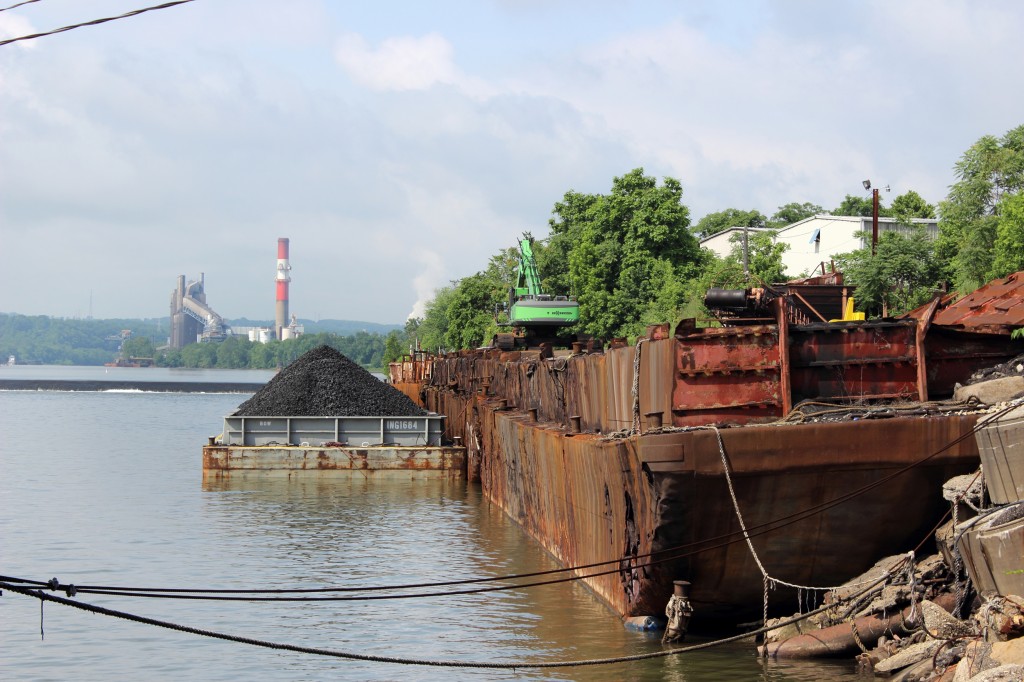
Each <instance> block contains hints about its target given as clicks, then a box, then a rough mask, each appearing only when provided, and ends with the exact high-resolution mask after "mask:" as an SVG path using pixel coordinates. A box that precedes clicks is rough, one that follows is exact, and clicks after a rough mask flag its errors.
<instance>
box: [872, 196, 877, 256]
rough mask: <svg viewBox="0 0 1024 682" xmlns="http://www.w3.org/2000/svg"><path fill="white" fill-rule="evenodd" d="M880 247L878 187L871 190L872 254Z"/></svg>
mask: <svg viewBox="0 0 1024 682" xmlns="http://www.w3.org/2000/svg"><path fill="white" fill-rule="evenodd" d="M877 247H878V188H877V187H876V188H875V189H873V190H871V255H872V256H874V255H875V249H876V248H877Z"/></svg>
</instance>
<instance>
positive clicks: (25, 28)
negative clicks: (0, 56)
mask: <svg viewBox="0 0 1024 682" xmlns="http://www.w3.org/2000/svg"><path fill="white" fill-rule="evenodd" d="M36 33H39V31H38V30H36V28H35V27H34V26H32V24H31V22H29V21H28V19H25V18H24V17H22V16H19V15H17V14H7V13H3V14H0V40H9V39H11V38H20V37H21V36H27V35H33V34H36ZM37 43H38V41H37V40H21V41H19V42H16V43H11V44H10V45H7V46H4V49H8V50H9V49H11V48H16V49H22V50H34V49H36V48H37V47H38V44H37Z"/></svg>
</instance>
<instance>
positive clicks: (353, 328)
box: [228, 317, 404, 336]
mask: <svg viewBox="0 0 1024 682" xmlns="http://www.w3.org/2000/svg"><path fill="white" fill-rule="evenodd" d="M228 324H229V325H231V326H238V327H273V326H274V321H273V320H250V319H248V318H245V317H240V318H238V319H234V320H228ZM299 324H301V325H303V326H304V327H305V328H306V333H307V334H318V333H320V332H326V333H330V334H339V335H341V336H351V335H352V334H358V333H359V332H366V333H367V334H384V335H386V334H387V333H388V332H390V331H392V330H401V329H403V328H404V325H402V324H380V323H379V322H359V321H357V320H320V321H319V322H314V321H313V320H304V319H302V318H301V317H300V318H299Z"/></svg>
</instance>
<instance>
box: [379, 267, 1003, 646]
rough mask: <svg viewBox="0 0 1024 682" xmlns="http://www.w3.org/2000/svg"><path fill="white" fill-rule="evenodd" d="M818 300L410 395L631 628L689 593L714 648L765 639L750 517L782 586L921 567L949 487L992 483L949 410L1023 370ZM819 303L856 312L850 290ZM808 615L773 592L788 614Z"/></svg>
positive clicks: (479, 372) (925, 319) (761, 551)
mask: <svg viewBox="0 0 1024 682" xmlns="http://www.w3.org/2000/svg"><path fill="white" fill-rule="evenodd" d="M803 284H807V285H809V284H812V283H810V282H804V283H803ZM803 284H800V283H797V284H796V285H795V286H794V287H791V288H790V289H788V290H786V291H785V292H784V293H783V295H780V296H778V297H777V298H775V299H774V300H772V301H770V304H769V305H768V306H767V308H766V309H767V310H768V311H769V314H770V315H771V319H767V320H764V319H761V320H753V321H748V320H738V321H737V323H736V324H733V325H732V326H724V327H716V328H698V327H697V326H696V325H695V324H694V323H693V321H683V322H682V323H680V324H679V325H677V326H676V327H675V328H674V329H672V330H670V329H669V327H668V325H661V326H655V327H651V328H649V329H648V333H647V335H646V338H642V339H640V340H638V342H637V343H636V345H635V346H630V345H625V344H624V343H612V344H611V345H610V346H609V347H608V348H601V347H599V346H595V345H594V344H592V343H591V344H590V347H589V348H588V347H586V346H584V344H576V345H575V346H574V348H573V351H572V352H571V353H570V354H568V355H563V356H557V355H556V356H554V357H551V356H550V353H549V352H547V353H546V352H544V351H543V350H542V351H539V352H538V351H520V352H501V351H499V350H497V349H480V350H474V351H462V352H459V353H453V354H448V355H445V356H440V357H430V356H426V355H417V356H415V357H409V358H406V359H405V360H404V361H403V362H400V363H395V364H393V365H392V366H391V368H390V372H391V380H392V382H393V385H394V386H395V387H396V388H399V389H400V390H402V391H403V392H405V393H406V394H407V395H409V396H410V397H412V398H414V399H415V400H418V401H419V402H421V403H422V404H423V405H424V406H426V407H427V408H428V409H430V410H433V411H435V412H437V413H439V414H443V415H446V417H447V422H446V435H447V436H448V437H450V438H451V439H452V440H453V441H454V442H456V443H460V442H461V443H463V444H464V445H465V447H466V453H467V475H468V478H469V480H470V481H477V482H479V483H480V484H481V486H482V488H483V490H484V492H485V494H486V496H487V497H488V498H489V499H490V500H492V501H493V502H494V503H495V504H497V505H498V506H499V507H500V508H502V509H503V510H504V511H505V512H506V513H507V514H508V515H509V516H510V517H512V518H513V519H514V520H516V521H517V522H518V523H519V524H521V525H522V527H523V528H524V529H525V530H526V531H527V532H529V533H530V534H531V535H532V536H533V537H534V538H536V539H537V540H538V541H539V542H540V543H541V544H542V545H543V546H544V547H545V548H546V549H547V550H548V551H549V552H550V553H551V554H553V555H554V556H555V557H556V558H557V559H558V560H559V561H560V562H561V563H562V564H563V565H565V566H567V567H570V566H571V567H582V568H578V569H576V573H577V575H580V576H586V577H585V582H586V583H587V585H589V587H590V588H592V590H593V591H594V592H595V593H596V594H597V595H598V596H599V597H600V598H601V599H603V600H604V601H605V602H606V603H607V604H608V605H609V606H610V607H611V608H612V609H613V610H615V611H616V612H617V613H619V614H620V615H621V616H623V617H624V618H628V617H643V616H659V615H660V614H662V613H663V612H664V609H665V605H666V602H667V601H668V598H669V596H670V595H671V594H672V584H673V581H675V580H687V581H689V582H691V583H692V590H691V595H690V596H691V602H692V604H693V606H694V608H695V610H696V614H695V619H694V622H695V623H697V624H698V627H699V626H700V624H705V625H713V624H715V623H717V624H726V623H728V624H736V623H740V622H743V621H749V620H753V619H759V618H760V616H761V610H762V594H763V591H764V586H765V581H764V578H763V575H762V572H761V570H760V568H759V566H758V563H757V561H756V560H755V558H754V557H753V556H752V554H751V552H750V551H749V549H748V547H747V546H746V544H745V543H744V542H743V538H742V534H741V528H740V523H739V521H738V518H737V517H738V514H737V508H738V509H739V510H740V511H741V512H742V516H743V518H744V520H745V522H746V526H747V528H748V529H750V533H751V536H752V542H753V546H754V548H755V550H756V552H757V555H758V558H759V559H760V562H761V565H763V567H764V569H765V571H767V573H768V574H770V575H771V576H772V577H773V578H777V579H781V580H784V581H787V582H790V583H794V584H799V585H810V586H824V585H838V584H840V583H842V582H843V581H845V580H847V579H849V578H851V577H852V576H854V575H857V574H858V573H860V572H862V571H863V570H865V569H866V568H868V567H869V566H871V565H872V564H873V563H874V562H875V561H876V560H877V559H878V558H879V557H881V556H884V555H886V554H891V553H893V552H896V551H903V550H906V549H910V548H912V547H913V546H914V545H916V544H917V543H918V541H920V540H921V539H922V538H923V537H926V536H927V535H928V534H929V531H930V530H931V529H932V528H933V525H934V523H935V522H936V521H937V520H938V519H939V518H940V517H941V516H942V514H943V513H944V511H945V510H946V509H947V507H948V505H947V503H946V502H944V501H943V500H942V498H941V496H940V494H939V492H938V491H939V490H940V489H941V485H942V483H943V482H944V481H945V480H947V479H949V478H950V477H952V476H954V475H959V474H963V473H966V472H967V471H969V470H974V469H976V468H977V466H978V450H977V446H976V444H975V440H974V438H973V437H972V435H971V434H972V430H973V429H974V427H975V424H976V423H977V420H978V416H977V414H974V413H970V411H969V410H962V409H954V407H953V406H951V405H949V404H943V403H937V402H934V401H936V400H938V399H944V398H948V397H949V396H950V394H951V393H952V391H953V388H954V385H955V384H956V383H957V382H963V381H965V380H966V379H967V377H969V376H970V374H971V373H972V372H973V371H975V370H976V369H978V368H979V367H985V366H991V365H994V364H996V363H999V362H1001V361H1004V360H1006V359H1009V358H1010V357H1013V356H1015V355H1017V354H1019V353H1020V352H1021V345H1020V344H1019V343H1018V342H1016V341H1012V340H1010V338H1009V334H1008V333H1004V334H993V333H980V332H978V331H976V330H974V329H972V327H971V326H970V324H966V325H965V324H962V323H961V322H962V321H960V320H956V319H953V318H955V315H949V314H946V317H947V319H948V320H950V321H949V322H948V323H947V324H942V325H939V324H934V323H933V322H934V319H935V318H936V314H937V313H939V312H944V310H945V308H946V307H947V306H948V304H949V301H939V300H936V301H933V302H932V304H931V305H930V306H926V307H925V308H923V309H921V310H919V311H916V313H915V314H914V315H912V316H909V317H906V318H904V319H884V320H874V321H865V322H829V321H827V320H828V319H829V318H830V316H831V313H830V312H826V311H824V303H822V302H820V301H816V300H815V299H814V294H815V292H819V293H820V291H821V289H820V288H815V289H812V288H802V287H803ZM813 284H817V285H819V286H820V285H824V286H826V287H827V286H832V287H833V291H832V293H833V294H840V296H838V297H836V296H832V298H833V299H837V301H836V305H837V306H842V305H843V304H845V298H846V295H847V293H848V292H847V290H846V289H845V288H844V287H842V283H841V280H839V281H832V282H831V284H830V283H829V282H824V283H822V282H814V283H813ZM1017 293H1019V292H1016V293H1014V294H1013V295H1014V296H1016V295H1017ZM976 307H977V306H976ZM976 307H975V308H976ZM839 310H841V308H839ZM1004 312H1005V311H1004ZM812 313H813V314H812ZM840 314H841V313H840ZM944 314H945V313H944ZM965 317H966V316H965ZM748 322H749V323H748ZM987 323H988V327H992V326H993V324H992V320H991V319H989V320H987ZM1018 324H1019V323H1018ZM995 326H998V325H995ZM985 331H987V332H992V331H996V330H995V329H993V328H986V329H985ZM1003 331H1006V330H1005V329H1004V330H1003ZM545 355H548V356H549V357H545ZM880 405H885V407H880ZM819 409H820V410H824V411H825V415H826V418H825V419H824V420H821V421H818V420H811V419H806V418H805V415H806V414H807V413H808V412H809V411H811V410H819ZM829 415H831V420H830V419H829ZM730 483H731V484H732V485H731V487H732V488H733V489H734V492H735V503H734V502H733V499H732V497H731V495H730V485H729V484H730ZM602 562H611V563H605V564H603V565H598V564H602ZM795 598H796V593H795V591H793V590H791V589H787V588H785V587H781V586H779V587H778V589H772V590H770V601H771V606H772V607H776V606H779V605H780V604H783V603H784V604H785V606H784V607H783V608H782V610H788V611H791V610H792V604H793V600H794V599H795Z"/></svg>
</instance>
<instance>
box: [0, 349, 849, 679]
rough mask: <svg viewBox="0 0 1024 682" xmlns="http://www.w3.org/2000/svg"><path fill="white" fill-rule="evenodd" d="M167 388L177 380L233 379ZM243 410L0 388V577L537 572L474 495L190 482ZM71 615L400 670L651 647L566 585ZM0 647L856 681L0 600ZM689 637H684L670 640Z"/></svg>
mask: <svg viewBox="0 0 1024 682" xmlns="http://www.w3.org/2000/svg"><path fill="white" fill-rule="evenodd" d="M67 369H68V368H59V370H67ZM71 369H72V370H73V371H74V368H71ZM102 369H103V368H93V369H92V373H95V372H98V371H102ZM59 370H58V369H53V370H52V372H53V374H57V375H61V376H52V377H51V376H48V377H45V378H64V379H66V378H74V377H73V376H72V377H69V376H68V373H67V372H66V371H64V372H63V373H62V371H59ZM3 371H4V372H6V369H5V370H3ZM38 371H42V370H40V369H37V372H38ZM48 371H51V370H48ZM139 371H143V372H146V371H149V370H139ZM189 374H190V376H189V378H188V379H187V380H189V381H196V380H209V381H250V380H253V377H241V376H240V375H238V374H233V375H231V378H225V377H224V376H222V374H223V373H222V372H215V371H213V372H207V373H203V372H196V371H192V372H190V373H189ZM196 377H203V378H202V379H197V378H196ZM26 378H39V377H26ZM86 378H90V379H94V378H95V376H89V377H86ZM264 378H265V377H264ZM155 380H159V381H166V380H167V378H166V377H159V378H155ZM247 397H248V396H246V395H240V394H233V395H232V394H215V393H148V392H141V393H139V392H109V391H106V392H48V391H31V392H29V391H0V471H2V476H0V574H3V575H9V576H17V577H19V578H27V579H33V580H48V579H49V578H51V577H57V578H59V579H60V581H61V582H64V583H75V584H78V585H83V584H92V585H120V586H127V585H130V586H145V587H175V588H180V587H189V588H230V589H239V588H282V587H325V586H341V587H352V586H373V585H389V584H391V585H394V584H402V583H410V582H426V581H444V580H457V579H465V578H478V577H488V576H503V575H511V574H518V573H526V572H533V571H538V570H545V569H552V568H557V565H556V564H555V562H554V561H553V560H552V559H551V558H550V557H549V556H548V555H547V554H546V553H545V552H544V551H543V550H542V549H541V548H540V547H539V546H538V545H537V543H535V542H534V541H533V540H532V539H531V538H529V537H528V536H527V535H525V533H523V532H522V531H521V530H520V529H519V527H518V526H517V525H516V524H515V523H513V522H512V521H511V520H510V519H508V518H507V517H506V516H505V515H504V514H503V513H502V512H501V511H500V510H499V509H497V508H496V507H494V506H493V505H491V504H489V503H488V502H487V501H486V499H484V498H483V496H482V494H481V491H480V489H479V488H478V487H477V486H473V485H470V486H467V485H466V484H464V483H462V482H443V481H433V482H430V481H386V480H373V481H368V480H365V479H362V478H359V477H351V478H345V477H339V476H337V475H334V476H333V477H322V478H310V479H306V480H294V479H293V480H288V479H287V478H284V477H280V476H275V477H257V476H247V477H246V476H242V477H233V478H232V479H230V481H228V482H223V481H210V482H206V483H204V481H203V478H202V470H201V469H202V467H201V447H202V444H203V443H205V442H206V439H207V437H208V436H210V435H214V434H216V433H219V432H220V430H221V426H222V421H221V420H222V417H223V416H224V415H226V414H228V413H230V412H231V411H232V410H233V409H234V408H235V407H236V406H237V405H238V404H239V403H241V402H242V401H243V400H245V399H246V398H247ZM76 599H77V600H78V601H81V602H87V603H90V604H97V605H102V606H105V607H107V608H110V609H117V610H121V611H127V612H130V613H134V614H138V615H142V616H147V617H150V618H155V619H160V620H166V621H171V622H174V623H180V624H183V625H188V626H192V627H197V628H202V629H209V630H215V631H219V632H224V633H229V634H233V635H240V636H244V637H250V638H255V639H263V640H270V641H274V642H282V643H288V644H295V645H300V646H307V647H315V648H323V649H331V650H337V651H345V652H353V653H360V654H376V655H382V656H389V657H400V658H421V659H434V660H454V661H491V662H494V661H507V662H517V663H520V664H524V663H528V662H537V661H561V660H576V659H588V658H598V657H610V656H620V655H629V654H636V653H643V652H649V651H659V650H661V648H662V647H661V644H660V642H659V640H658V636H657V635H650V634H643V633H634V632H629V631H627V630H625V629H624V628H623V626H622V624H621V622H620V621H619V619H618V617H616V616H615V615H614V614H613V613H612V612H611V611H609V610H608V609H607V608H606V607H605V606H604V605H603V604H602V603H601V602H600V601H598V600H597V598H596V597H594V596H593V595H592V594H591V593H590V592H589V591H588V590H587V589H586V588H584V587H582V586H581V585H578V584H575V583H566V584H559V585H552V586H545V587H535V588H531V589H525V590H510V591H501V592H490V593H485V594H477V595H446V596H442V597H431V598H421V599H402V600H390V601H384V600H378V601H335V602H320V603H289V602H284V603H259V602H257V603H245V602H214V601H183V600H165V599H142V598H125V597H113V596H100V595H78V597H76ZM41 627H42V630H43V632H44V633H45V636H44V635H41ZM0 638H2V639H0V641H2V645H0V679H4V680H69V679H73V680H109V679H144V680H183V679H188V680H240V679H253V680H320V679H328V678H330V679H345V680H398V679H401V680H405V681H409V680H442V679H443V680H462V679H467V680H469V679H474V680H482V679H523V680H541V679H550V680H618V679H628V680H675V681H685V682H695V681H698V680H741V681H742V680H819V679H841V678H846V679H864V678H861V677H859V676H858V675H857V674H856V673H855V671H854V669H853V666H852V665H850V664H849V662H843V663H824V664H823V663H817V664H809V663H783V662H772V661H767V662H766V661H761V660H759V659H758V658H757V656H756V655H755V653H754V651H753V647H752V646H751V645H749V644H731V645H728V646H723V647H720V648H715V649H710V650H706V651H701V652H694V653H690V654H682V655H674V656H671V657H667V658H660V659H654V660H649V661H643V662H637V663H621V664H614V665H608V666H598V667H577V668H560V669H547V670H539V669H529V668H520V669H516V670H514V671H513V670H497V671H495V670H473V669H461V668H434V667H420V666H408V665H398V664H391V663H389V664H381V663H367V662H357V661H348V660H341V659H337V658H327V657H322V656H315V655H310V654H301V653H292V652H285V651H278V650H271V649H264V648H257V647H253V646H247V645H242V644H236V643H231V642H225V641H221V640H216V639H208V638H203V637H199V636H195V635H190V634H185V633H180V632H175V631H171V630H165V629H160V628H156V627H153V626H149V625H143V624H137V623H132V622H128V621H124V620H120V619H116V618H111V617H107V616H102V615H97V614H90V613H86V612H83V611H80V610H77V609H73V608H69V607H66V606H62V605H59V604H46V605H45V607H44V609H43V614H42V620H41V616H40V606H39V602H38V601H37V600H35V599H32V598H29V597H25V596H22V595H18V594H14V593H12V592H9V591H5V592H4V594H3V596H2V597H0ZM694 641H700V640H690V641H689V642H688V643H692V642H694Z"/></svg>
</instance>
